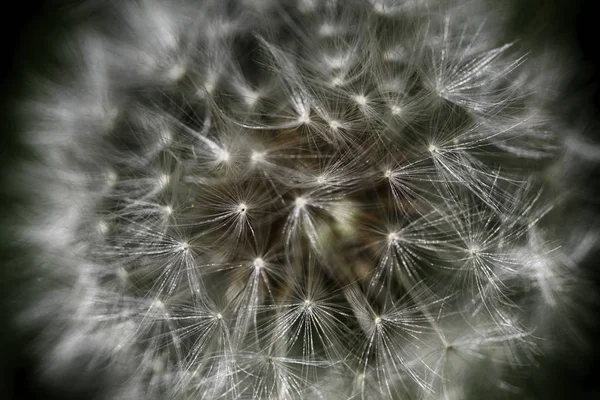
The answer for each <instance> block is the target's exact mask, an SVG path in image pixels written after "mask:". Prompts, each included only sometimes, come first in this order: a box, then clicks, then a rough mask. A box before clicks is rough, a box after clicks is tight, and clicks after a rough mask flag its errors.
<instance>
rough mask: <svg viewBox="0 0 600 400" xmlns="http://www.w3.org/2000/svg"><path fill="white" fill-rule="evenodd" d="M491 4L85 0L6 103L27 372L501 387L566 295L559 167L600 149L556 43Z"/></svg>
mask: <svg viewBox="0 0 600 400" xmlns="http://www.w3.org/2000/svg"><path fill="white" fill-rule="evenodd" d="M493 3H494V2H491V3H490V2H486V1H484V0H478V1H436V0H404V1H386V0H369V1H367V0H364V1H362V0H356V1H355V0H344V1H336V0H285V1H275V0H237V1H233V0H232V1H224V0H205V1H192V0H174V1H159V0H143V1H142V0H139V1H132V2H124V3H120V4H119V5H118V6H117V5H115V6H114V7H112V6H111V5H110V4H111V3H109V2H107V5H106V6H105V7H106V9H107V13H106V14H107V15H108V16H109V18H107V19H106V21H104V22H103V23H101V24H100V23H99V24H97V25H90V26H85V27H84V28H82V29H79V30H78V31H77V33H74V34H73V36H72V37H71V41H70V42H69V43H66V44H65V46H64V49H65V51H64V52H63V53H62V54H61V57H63V58H65V59H67V60H69V62H70V63H71V64H72V65H73V66H74V68H72V69H70V70H69V71H68V72H65V75H64V76H63V77H62V78H63V79H54V80H52V79H43V78H37V81H36V82H37V83H36V85H37V88H38V90H37V93H35V95H34V96H32V97H31V98H30V101H28V102H27V104H25V105H24V108H25V109H26V110H27V115H29V119H28V121H27V124H28V125H27V135H26V136H25V140H26V141H27V143H28V145H29V146H30V148H31V149H32V150H33V151H34V152H35V154H36V157H35V161H30V162H27V163H25V162H24V163H23V165H21V167H20V169H21V170H22V171H23V172H22V175H21V177H20V178H19V184H20V185H21V187H22V189H21V190H23V191H24V192H25V193H28V195H29V198H30V199H32V200H31V201H30V203H31V204H32V206H29V207H28V208H27V212H26V213H24V215H25V220H22V222H21V224H20V225H19V227H20V231H19V232H18V235H17V236H18V240H19V241H20V242H21V243H24V244H26V245H27V246H29V247H30V248H31V249H32V252H31V254H30V255H31V256H33V257H35V260H36V261H35V265H36V267H35V271H37V272H36V274H37V276H38V279H37V280H36V281H35V282H33V283H31V284H30V286H29V287H27V289H28V290H29V291H30V292H31V293H33V294H34V300H35V301H33V302H32V303H31V304H29V306H28V308H27V311H26V312H25V313H23V315H22V316H21V317H20V320H22V321H23V323H24V324H25V325H28V326H40V327H43V328H44V332H45V333H44V335H43V336H41V337H40V339H39V343H38V345H39V348H40V349H41V350H42V351H43V352H44V354H45V358H44V359H45V360H46V361H45V362H46V370H47V373H48V375H49V377H50V379H56V380H61V379H65V377H69V379H71V377H72V376H74V374H75V376H76V374H77V372H81V373H84V371H87V372H85V373H88V374H89V373H92V374H97V376H101V375H102V376H108V377H109V382H111V385H107V387H106V388H105V390H104V395H105V396H106V398H119V399H120V398H125V399H153V398H157V399H282V400H283V399H445V400H450V399H456V400H459V399H482V398H489V399H491V398H510V397H511V396H512V397H514V398H524V397H523V396H524V394H523V392H522V389H521V387H520V386H519V384H518V383H517V382H519V381H521V380H522V378H523V376H526V377H527V376H531V375H534V374H536V373H537V371H538V370H540V369H543V367H544V365H543V363H541V362H540V360H543V359H545V358H548V357H554V356H557V354H559V353H560V352H561V349H565V348H567V347H569V346H570V345H569V343H571V342H575V340H571V339H574V338H576V337H577V336H578V328H577V326H578V323H579V320H580V319H583V314H585V308H586V305H585V301H584V300H582V299H587V298H589V297H590V296H591V293H589V292H588V291H586V280H585V278H584V274H582V272H581V269H580V268H579V264H580V262H581V261H582V260H583V259H584V257H585V256H586V254H588V253H589V251H590V250H592V249H593V247H594V245H595V243H596V239H597V232H596V230H594V229H593V228H594V226H593V224H591V223H589V221H590V219H589V215H591V214H589V213H588V212H587V211H586V210H585V208H584V207H582V206H580V205H579V204H578V200H577V198H578V194H579V193H580V192H581V191H580V187H579V186H578V185H579V184H578V182H579V180H578V177H579V175H580V174H581V173H583V172H584V171H585V169H586V168H588V167H589V164H590V160H595V159H598V158H599V157H598V154H596V152H597V150H596V149H595V148H591V147H589V146H587V145H586V143H585V141H584V139H583V136H582V133H581V130H580V129H579V128H578V127H577V126H574V125H571V124H567V119H566V118H563V117H562V115H561V112H560V111H561V101H562V98H561V88H562V86H561V85H562V84H563V83H564V82H563V80H562V78H563V77H564V75H565V74H564V71H563V70H561V69H560V68H561V67H560V66H561V63H560V62H559V61H560V60H559V59H557V58H556V57H555V55H556V54H557V53H554V52H552V51H551V50H549V51H537V52H532V51H530V50H529V49H528V48H527V46H525V45H524V43H526V42H523V41H519V40H517V39H518V38H510V36H509V35H508V34H507V32H505V30H504V29H503V27H505V26H506V21H505V20H504V16H505V14H504V13H503V10H502V9H501V8H500V9H499V8H497V7H495V6H494V4H493ZM111 7H112V8H111ZM569 348H570V347H569Z"/></svg>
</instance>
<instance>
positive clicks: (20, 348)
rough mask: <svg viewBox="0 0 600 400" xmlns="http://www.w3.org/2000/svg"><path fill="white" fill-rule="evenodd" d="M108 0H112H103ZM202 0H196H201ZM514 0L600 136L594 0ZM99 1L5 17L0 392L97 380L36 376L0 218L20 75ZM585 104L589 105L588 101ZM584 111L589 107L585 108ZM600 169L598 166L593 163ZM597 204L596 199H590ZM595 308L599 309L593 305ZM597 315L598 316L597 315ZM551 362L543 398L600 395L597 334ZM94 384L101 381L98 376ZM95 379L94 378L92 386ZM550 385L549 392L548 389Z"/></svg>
mask: <svg viewBox="0 0 600 400" xmlns="http://www.w3.org/2000/svg"><path fill="white" fill-rule="evenodd" d="M104 1H110V0H104ZM200 1H201V0H200ZM515 1H517V4H518V8H517V11H516V12H515V15H516V18H515V29H517V30H521V29H522V30H523V31H524V33H530V34H533V35H534V36H535V35H536V34H539V35H543V36H544V40H551V41H557V42H559V43H561V44H564V45H566V46H570V47H571V48H572V54H573V55H574V57H575V58H576V64H577V65H579V66H580V71H579V72H578V74H577V78H576V79H575V80H574V81H573V82H571V85H570V89H569V92H570V94H571V95H572V97H575V98H581V101H582V106H583V107H582V109H586V110H588V111H587V112H588V113H589V114H591V116H592V117H593V118H592V120H593V125H592V126H590V129H589V131H590V135H591V136H590V139H593V140H596V141H598V142H600V129H598V128H599V127H600V90H599V89H598V88H599V84H600V61H599V59H600V48H599V47H598V38H600V21H598V20H597V13H596V12H595V11H594V10H595V7H594V5H595V4H596V1H595V0H523V1H520V2H519V1H518V0H515ZM98 3H102V2H101V1H100V2H97V1H96V0H86V1H81V0H54V1H41V0H36V1H29V2H27V1H20V2H19V3H18V4H17V5H16V8H13V9H12V10H11V11H10V13H9V12H7V13H6V15H7V18H8V19H9V20H10V22H12V24H13V25H12V31H11V30H5V31H4V32H3V34H4V36H3V39H4V46H5V47H4V50H5V52H6V53H5V54H8V57H7V58H5V62H4V64H2V74H1V79H2V92H1V93H2V94H1V95H0V116H1V117H2V118H1V121H2V123H1V125H0V126H1V127H2V128H1V130H0V266H1V269H0V321H2V323H1V324H0V327H1V338H0V398H2V399H5V400H11V399H48V400H52V399H61V400H70V399H73V400H74V399H91V398H93V395H94V393H95V390H97V389H99V387H96V388H93V387H90V388H84V387H86V385H83V386H81V385H77V387H78V389H77V390H75V389H73V388H74V387H75V386H76V385H74V383H73V382H65V383H64V384H62V385H58V386H56V387H49V386H48V385H47V384H43V383H41V382H40V381H39V380H38V379H37V378H38V373H37V372H36V369H35V355H34V354H33V353H32V352H31V351H30V346H29V344H30V343H31V340H32V339H33V336H23V334H22V333H20V332H17V331H16V329H15V328H14V326H13V325H12V323H11V322H10V321H11V319H12V316H13V315H14V312H15V310H16V309H17V308H18V307H20V306H22V304H20V303H19V302H22V301H23V300H22V297H21V296H20V294H19V293H17V292H16V290H15V289H16V288H18V285H19V284H20V283H21V280H20V279H19V277H21V278H23V277H24V276H25V275H20V272H21V271H23V270H24V269H26V261H25V260H19V259H17V258H16V257H15V253H16V249H14V248H13V247H12V246H11V245H10V236H11V233H10V231H9V229H7V227H6V224H5V223H4V221H5V218H6V217H7V216H10V215H11V213H13V212H14V211H15V209H14V206H15V204H17V202H19V199H18V198H16V197H15V196H14V195H12V194H11V193H10V190H9V189H10V187H7V186H6V183H5V182H4V177H6V176H8V174H10V171H11V165H14V164H13V163H14V162H15V161H16V160H17V159H19V158H20V157H26V154H24V152H23V149H22V148H21V147H20V146H19V145H18V142H17V137H18V134H19V132H20V129H21V127H20V126H19V123H18V119H17V118H16V116H15V114H14V106H15V104H16V102H17V101H18V100H19V99H22V98H23V95H24V93H25V83H24V82H25V81H24V80H25V77H26V76H27V74H28V73H29V72H33V71H35V70H36V69H37V68H40V65H43V64H44V60H45V59H46V58H45V57H48V55H49V54H50V52H51V49H52V45H53V43H56V41H57V38H59V37H60V36H61V35H63V34H65V33H66V32H68V29H69V28H70V27H73V26H74V25H76V24H78V23H80V22H82V21H83V20H85V18H87V17H88V15H87V14H86V10H89V8H87V7H83V8H81V7H79V6H81V5H86V6H92V7H93V6H94V4H98ZM74 6H78V8H77V10H79V11H82V12H80V13H78V14H77V17H76V18H75V19H73V18H67V17H66V16H67V15H69V14H70V13H69V11H72V10H73V9H74V8H73V7H74ZM537 23H542V26H544V30H543V32H539V31H536V32H530V31H528V29H529V28H530V27H531V26H538V24H537ZM588 107H589V108H588ZM589 114H588V115H589ZM598 170H599V171H600V168H598ZM596 176H597V177H592V178H591V180H590V185H593V186H594V190H593V194H594V195H595V197H596V198H600V197H599V196H600V180H598V179H600V173H598V172H597V173H596ZM595 203H596V204H597V206H598V211H599V212H600V204H598V201H595ZM594 258H595V257H591V258H590V259H591V262H590V263H589V264H590V265H588V266H587V267H588V268H589V270H590V272H591V273H592V276H593V277H594V279H595V283H596V285H595V287H600V267H599V266H597V265H595V264H594V262H593V259H594ZM597 314H598V315H600V310H599V312H597ZM599 318H600V317H599ZM591 329H592V331H591V332H589V335H590V337H591V338H596V337H597V338H600V323H596V324H595V325H594V328H591ZM563 369H564V371H558V370H557V376H560V377H561V378H560V379H555V380H554V382H547V384H548V387H546V388H545V390H544V393H543V394H542V393H539V392H538V395H540V396H544V397H540V398H544V399H551V398H556V399H563V398H569V399H574V400H576V399H582V400H583V399H586V400H593V399H600V382H598V377H600V341H599V343H593V346H592V352H591V353H590V354H589V358H588V359H584V360H581V361H580V365H579V367H578V368H575V369H572V368H569V367H563ZM97 385H100V384H97ZM97 385H95V386H97ZM549 393H552V397H548V396H550V394H549Z"/></svg>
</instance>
